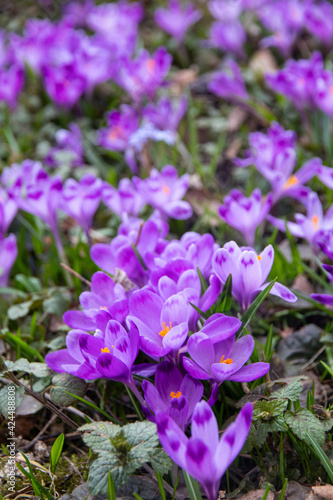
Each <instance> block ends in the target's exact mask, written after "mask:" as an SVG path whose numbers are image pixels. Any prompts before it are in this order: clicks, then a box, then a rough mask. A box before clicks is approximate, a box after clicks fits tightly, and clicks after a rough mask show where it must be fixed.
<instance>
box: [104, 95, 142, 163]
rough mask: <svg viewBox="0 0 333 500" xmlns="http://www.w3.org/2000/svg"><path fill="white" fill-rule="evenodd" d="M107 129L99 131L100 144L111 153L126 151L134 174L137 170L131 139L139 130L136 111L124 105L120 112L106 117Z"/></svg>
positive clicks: (126, 157)
mask: <svg viewBox="0 0 333 500" xmlns="http://www.w3.org/2000/svg"><path fill="white" fill-rule="evenodd" d="M106 120H107V128H102V129H100V130H99V131H98V138H97V141H98V144H99V145H100V146H103V147H104V148H105V149H110V150H111V151H124V152H125V159H126V161H127V163H128V165H129V167H130V168H131V170H132V171H133V172H135V171H136V170H137V165H136V161H135V157H134V150H133V148H132V147H131V146H130V142H129V141H130V138H131V136H132V135H133V134H134V132H136V131H137V130H138V128H139V119H138V116H137V113H136V111H135V110H134V109H133V108H131V107H130V106H126V105H123V106H121V108H120V111H111V112H110V113H108V114H107V115H106Z"/></svg>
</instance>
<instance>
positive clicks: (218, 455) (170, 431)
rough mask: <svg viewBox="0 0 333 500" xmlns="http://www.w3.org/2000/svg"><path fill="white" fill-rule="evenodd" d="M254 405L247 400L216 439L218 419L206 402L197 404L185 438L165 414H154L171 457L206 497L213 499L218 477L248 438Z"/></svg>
mask: <svg viewBox="0 0 333 500" xmlns="http://www.w3.org/2000/svg"><path fill="white" fill-rule="evenodd" d="M252 411H253V407H252V404H251V403H247V404H246V405H245V406H244V407H243V408H242V410H241V411H240V413H239V415H238V417H237V418H236V420H235V422H233V423H232V424H230V425H229V426H228V427H227V429H226V430H225V431H224V433H223V435H222V438H221V439H219V433H218V426H217V421H216V418H215V416H214V413H213V411H212V409H211V408H210V406H209V405H208V403H206V401H201V402H200V403H197V405H196V407H195V410H194V413H193V418H192V426H191V427H192V435H191V437H190V438H188V437H187V436H186V435H185V434H184V432H183V431H182V430H181V429H180V428H179V427H178V425H177V424H176V423H175V422H174V421H173V419H172V418H171V417H170V416H169V415H167V414H166V413H163V412H160V413H158V414H157V418H156V421H157V433H158V437H159V439H160V441H161V444H162V446H163V448H164V449H165V451H166V452H167V453H168V455H169V456H170V457H171V459H172V460H173V461H174V462H176V463H177V464H178V465H179V466H180V467H181V468H182V469H184V470H185V471H186V472H187V473H188V474H190V475H191V476H192V477H193V478H194V479H196V480H197V481H199V483H200V484H201V485H202V486H203V489H204V491H205V493H206V496H207V498H208V500H216V498H217V496H218V489H219V484H220V480H221V477H222V476H223V474H224V473H225V471H226V470H227V468H228V467H229V465H231V463H232V462H233V461H234V460H235V458H236V457H237V455H238V454H239V452H240V451H241V449H242V448H243V445H244V443H245V440H246V438H247V435H248V433H249V430H250V426H251V418H252Z"/></svg>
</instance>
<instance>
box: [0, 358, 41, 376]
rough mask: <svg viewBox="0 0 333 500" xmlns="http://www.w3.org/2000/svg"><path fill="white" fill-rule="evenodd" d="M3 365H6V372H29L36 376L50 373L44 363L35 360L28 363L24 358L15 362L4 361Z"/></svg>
mask: <svg viewBox="0 0 333 500" xmlns="http://www.w3.org/2000/svg"><path fill="white" fill-rule="evenodd" d="M5 365H6V367H7V370H6V371H8V372H26V373H31V374H32V375H34V376H35V377H37V378H44V377H48V376H49V375H50V374H51V370H50V368H49V367H48V366H47V364H46V363H37V362H33V363H29V361H28V360H27V359H26V358H20V359H18V360H17V361H15V362H13V361H6V362H5ZM3 373H4V372H3ZM0 375H1V374H0Z"/></svg>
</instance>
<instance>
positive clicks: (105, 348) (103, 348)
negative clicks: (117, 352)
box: [101, 346, 113, 352]
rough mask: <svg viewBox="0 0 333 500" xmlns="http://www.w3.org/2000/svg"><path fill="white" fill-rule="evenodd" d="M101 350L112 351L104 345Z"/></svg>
mask: <svg viewBox="0 0 333 500" xmlns="http://www.w3.org/2000/svg"><path fill="white" fill-rule="evenodd" d="M112 347H113V346H112ZM101 352H110V349H109V348H108V347H102V349H101Z"/></svg>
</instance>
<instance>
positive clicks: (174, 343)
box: [162, 321, 188, 350]
mask: <svg viewBox="0 0 333 500" xmlns="http://www.w3.org/2000/svg"><path fill="white" fill-rule="evenodd" d="M187 335H188V323H187V321H186V322H184V323H181V324H180V325H176V326H174V327H172V328H171V330H170V331H169V332H168V333H167V334H166V336H165V337H163V341H162V342H163V346H165V347H169V348H170V349H173V350H176V349H180V347H181V346H182V345H183V344H184V342H185V340H186V337H187Z"/></svg>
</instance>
